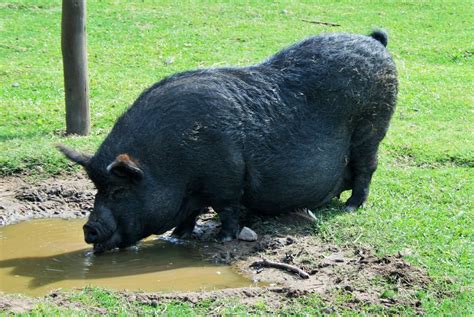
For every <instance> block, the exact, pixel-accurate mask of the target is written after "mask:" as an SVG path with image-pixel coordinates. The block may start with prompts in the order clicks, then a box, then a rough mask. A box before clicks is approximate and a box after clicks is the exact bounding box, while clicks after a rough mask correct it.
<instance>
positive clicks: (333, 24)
mask: <svg viewBox="0 0 474 317" xmlns="http://www.w3.org/2000/svg"><path fill="white" fill-rule="evenodd" d="M301 21H303V22H308V23H313V24H321V25H327V26H341V25H340V24H337V23H332V22H323V21H313V20H306V19H301Z"/></svg>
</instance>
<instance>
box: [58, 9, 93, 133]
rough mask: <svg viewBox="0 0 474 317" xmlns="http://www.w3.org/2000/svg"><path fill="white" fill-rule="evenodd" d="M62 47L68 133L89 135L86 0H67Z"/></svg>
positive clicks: (63, 13)
mask: <svg viewBox="0 0 474 317" xmlns="http://www.w3.org/2000/svg"><path fill="white" fill-rule="evenodd" d="M61 50H62V53H63V66H64V91H65V95H66V134H79V135H88V134H89V132H90V114H89V87H88V82H87V39H86V0H63V7H62V19H61Z"/></svg>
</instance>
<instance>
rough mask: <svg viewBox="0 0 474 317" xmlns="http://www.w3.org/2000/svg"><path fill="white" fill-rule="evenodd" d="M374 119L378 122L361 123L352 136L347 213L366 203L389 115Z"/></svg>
mask: <svg viewBox="0 0 474 317" xmlns="http://www.w3.org/2000/svg"><path fill="white" fill-rule="evenodd" d="M375 119H377V120H378V121H377V120H373V119H372V120H373V121H368V120H367V121H362V122H361V123H360V124H359V126H358V127H357V129H356V130H355V132H354V134H353V136H352V141H351V142H352V144H351V151H350V158H349V166H348V167H349V169H350V174H351V175H350V176H351V179H350V181H349V182H347V180H346V183H348V184H349V186H350V187H352V194H351V197H350V198H349V199H348V200H347V202H346V204H345V205H346V206H345V209H346V210H347V211H353V210H356V209H357V208H359V207H361V206H362V205H363V204H364V203H365V202H366V200H367V197H368V195H369V186H370V182H371V180H372V175H373V173H374V172H375V170H376V169H377V164H378V162H377V152H378V147H379V144H380V142H381V141H382V139H383V138H384V136H385V133H386V132H387V128H388V121H389V119H390V115H388V116H387V117H376V118H375Z"/></svg>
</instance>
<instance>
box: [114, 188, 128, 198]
mask: <svg viewBox="0 0 474 317" xmlns="http://www.w3.org/2000/svg"><path fill="white" fill-rule="evenodd" d="M125 192H126V189H125V188H116V189H114V190H112V191H111V193H110V197H111V198H112V199H119V198H121V197H123V196H124V194H125Z"/></svg>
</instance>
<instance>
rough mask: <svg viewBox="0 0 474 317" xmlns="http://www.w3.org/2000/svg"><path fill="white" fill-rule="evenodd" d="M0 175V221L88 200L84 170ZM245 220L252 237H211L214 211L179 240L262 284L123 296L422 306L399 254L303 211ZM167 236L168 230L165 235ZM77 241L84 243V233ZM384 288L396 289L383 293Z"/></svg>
mask: <svg viewBox="0 0 474 317" xmlns="http://www.w3.org/2000/svg"><path fill="white" fill-rule="evenodd" d="M1 181H2V184H1V186H0V221H1V224H3V225H5V224H10V223H16V222H18V221H22V220H26V219H31V218H51V217H56V218H67V219H70V218H78V217H84V216H86V215H87V212H88V210H89V209H90V208H91V206H92V202H93V197H94V189H93V187H92V186H91V184H90V183H89V181H88V180H87V179H85V178H84V177H83V176H81V177H79V178H77V177H75V178H70V177H69V178H63V179H54V180H45V181H42V182H38V183H36V184H34V185H31V184H28V183H26V182H25V181H23V180H21V179H18V178H4V179H2V180H1ZM242 222H243V224H244V225H245V226H247V227H249V228H251V229H252V230H253V231H255V232H256V233H257V234H258V240H257V241H255V242H244V241H232V242H229V243H224V244H223V243H218V242H217V241H216V240H215V237H216V235H217V232H218V230H219V226H220V224H219V222H218V217H216V215H215V214H214V213H213V212H212V210H211V211H210V212H209V213H207V214H204V215H202V216H201V217H200V219H199V220H198V224H197V226H196V228H195V230H194V234H193V237H192V238H191V239H189V240H186V241H184V242H185V243H186V245H187V246H188V247H189V248H191V249H192V250H193V252H196V254H197V255H198V258H199V259H196V263H198V262H199V261H205V262H206V263H209V264H228V265H230V266H231V267H232V269H233V270H236V271H237V272H239V274H243V276H245V277H246V278H247V279H249V280H251V281H252V282H256V283H263V284H264V285H266V286H265V287H250V288H249V287H238V288H235V287H234V288H229V289H223V290H213V291H200V292H182V289H175V290H171V289H170V290H169V291H170V292H165V293H163V292H158V293H157V292H138V293H137V292H129V291H125V292H123V293H121V294H122V296H125V297H127V298H128V297H130V298H131V299H133V300H137V301H140V302H143V303H145V304H147V303H153V302H156V301H172V300H183V301H188V302H190V303H195V302H198V301H200V300H203V299H213V300H215V299H225V298H229V297H233V296H234V297H238V298H239V300H240V301H241V302H242V303H244V304H249V305H252V304H253V303H257V302H258V301H261V300H264V301H265V302H266V303H267V306H268V307H270V308H272V307H274V308H278V307H280V305H284V303H285V300H287V299H288V298H296V297H299V296H303V295H308V294H317V295H318V296H320V297H322V298H323V299H324V300H326V301H327V302H336V301H337V300H338V299H339V298H341V296H343V297H344V298H349V300H348V301H347V302H346V303H345V305H348V306H350V307H358V306H362V305H367V304H378V305H384V306H394V305H404V306H410V307H412V308H413V309H414V310H419V309H420V308H419V307H420V302H419V300H418V298H417V297H416V293H417V292H418V291H419V290H421V289H425V288H426V287H427V285H428V284H429V283H430V278H429V277H428V276H427V274H426V272H424V271H423V270H422V269H420V268H417V267H414V266H412V265H410V264H409V263H408V262H407V261H406V260H405V259H404V257H403V255H402V254H395V255H393V256H385V257H379V256H376V250H374V249H373V248H371V247H370V246H364V247H361V246H356V245H352V246H336V245H333V244H331V243H327V242H325V241H322V240H321V239H320V238H319V237H318V236H317V235H315V234H314V233H315V224H314V220H313V219H312V218H311V217H307V216H306V215H304V214H300V213H297V214H294V213H293V214H289V215H280V216H278V217H257V216H252V215H247V216H246V217H245V218H244V219H242ZM168 237H169V233H168V234H165V235H163V236H162V239H167V238H168ZM80 240H81V243H82V237H81V239H80ZM146 243H147V242H145V244H146ZM262 259H268V260H271V261H274V262H278V263H285V264H288V265H292V266H295V267H297V268H299V269H301V270H304V271H305V272H306V273H308V274H309V278H308V279H302V278H301V277H300V276H299V275H297V274H294V273H292V272H289V271H287V270H282V269H278V268H272V267H262V266H259V265H255V263H258V262H259V261H261V260H262ZM117 260H118V259H117ZM158 262H159V260H158ZM387 287H388V288H390V289H389V290H388V289H387ZM123 288H126V287H123ZM387 290H388V291H390V293H393V294H395V295H394V296H390V297H387V296H384V295H383V294H384V293H386V292H387ZM61 294H62V293H61V292H59V293H58V292H53V293H51V294H50V295H49V296H52V297H51V298H52V300H53V301H54V302H56V303H58V304H59V305H66V306H67V305H69V304H68V302H67V300H65V299H64V296H63V295H61ZM3 298H4V299H3V301H2V300H0V307H1V306H2V305H3V306H5V305H6V306H8V303H9V299H8V297H3ZM0 299H1V296H0Z"/></svg>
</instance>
